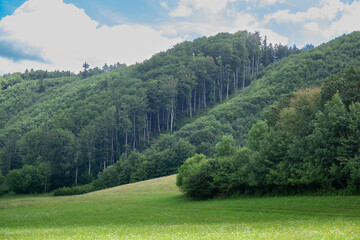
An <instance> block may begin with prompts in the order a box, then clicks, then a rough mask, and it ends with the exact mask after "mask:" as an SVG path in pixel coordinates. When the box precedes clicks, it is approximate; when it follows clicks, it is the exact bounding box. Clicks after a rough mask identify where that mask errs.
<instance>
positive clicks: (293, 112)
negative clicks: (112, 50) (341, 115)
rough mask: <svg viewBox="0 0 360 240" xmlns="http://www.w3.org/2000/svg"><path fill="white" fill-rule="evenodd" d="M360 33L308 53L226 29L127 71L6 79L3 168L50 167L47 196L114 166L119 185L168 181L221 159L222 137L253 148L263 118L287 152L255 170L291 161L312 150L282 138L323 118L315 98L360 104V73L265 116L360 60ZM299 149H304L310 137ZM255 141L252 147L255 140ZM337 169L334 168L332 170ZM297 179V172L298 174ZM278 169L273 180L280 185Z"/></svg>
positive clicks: (302, 132) (0, 138) (0, 96)
mask: <svg viewBox="0 0 360 240" xmlns="http://www.w3.org/2000/svg"><path fill="white" fill-rule="evenodd" d="M359 39H360V34H359V33H356V32H355V33H352V34H350V35H347V36H343V37H341V38H338V39H336V40H334V41H332V42H330V43H327V44H323V45H321V46H320V47H317V48H314V49H310V50H309V49H307V50H303V51H300V50H299V49H297V48H290V49H289V48H287V47H285V46H281V45H275V46H274V47H273V46H271V45H270V44H268V43H267V41H266V39H262V38H261V37H260V36H259V34H258V33H254V34H252V33H248V32H246V31H244V32H237V33H235V34H228V33H221V34H218V35H216V36H213V37H209V38H200V39H197V40H195V41H193V42H184V43H181V44H178V45H176V46H175V47H174V48H172V49H170V50H168V51H166V52H161V53H159V54H157V55H155V56H153V57H152V58H151V59H149V60H146V61H144V62H143V63H141V64H136V65H134V66H130V67H126V66H123V65H120V64H116V65H114V66H108V65H107V64H106V65H104V68H103V69H102V70H101V69H98V68H94V69H88V67H87V68H85V69H84V72H83V73H80V74H78V75H74V74H70V73H69V72H59V71H55V72H47V71H33V70H32V71H26V72H25V73H24V74H20V73H14V74H10V75H4V76H3V77H1V78H0V84H1V90H0V148H1V150H0V152H1V153H0V164H1V169H2V173H3V175H6V174H7V172H9V171H10V170H13V169H21V168H22V166H24V165H32V166H35V167H36V168H41V169H43V170H42V171H45V172H46V176H47V177H46V181H45V182H46V184H45V186H44V189H45V191H50V190H53V189H56V188H59V187H63V186H68V187H69V186H72V185H73V184H74V183H75V185H76V184H80V185H81V184H88V183H89V182H91V181H92V180H94V179H96V177H97V176H98V174H99V173H100V172H104V170H105V169H107V167H109V166H111V165H116V166H117V167H116V168H117V169H118V170H117V171H118V173H119V175H118V182H117V184H124V183H129V182H134V181H139V180H143V179H147V178H152V177H160V176H164V175H167V174H173V173H176V172H177V171H178V169H179V167H180V166H181V165H182V164H183V163H184V161H185V160H186V158H188V157H192V156H193V154H195V153H203V154H205V155H206V156H207V157H209V158H212V157H214V155H215V154H216V151H214V149H215V146H216V144H218V143H219V142H221V136H224V135H232V136H233V138H234V140H235V144H236V145H237V146H242V147H243V146H246V145H247V144H248V141H247V140H248V136H249V135H248V133H249V130H250V129H251V127H252V125H253V124H255V123H256V122H257V121H259V120H261V119H263V117H264V116H265V117H266V119H267V124H268V127H269V128H272V127H274V126H275V125H276V127H277V128H280V129H281V130H282V131H283V132H282V133H281V134H280V133H276V135H277V138H276V139H274V140H273V141H272V143H271V144H274V145H277V146H281V151H280V152H279V154H277V153H276V152H275V150H274V151H271V154H272V155H271V160H269V161H270V162H271V163H267V164H259V166H258V167H259V169H267V168H270V167H271V168H272V169H273V170H274V169H275V170H276V169H282V168H285V167H287V165H284V166H280V165H277V164H279V163H278V162H277V160H275V159H276V158H280V159H285V156H283V155H284V154H283V153H284V152H286V151H285V150H288V151H289V152H291V153H292V154H295V153H296V152H299V153H300V155H299V156H302V155H304V154H303V153H304V151H302V149H301V150H299V148H297V147H290V149H286V147H284V146H287V144H285V143H284V142H287V141H288V138H289V136H291V137H293V136H295V135H297V137H299V138H301V139H302V138H303V137H304V136H307V135H309V134H310V133H311V132H312V128H314V125H312V124H309V122H310V121H309V120H314V119H315V113H314V112H313V109H314V108H317V107H318V105H317V104H315V105H314V104H313V103H314V102H323V103H322V105H321V106H324V103H325V102H327V101H328V100H330V99H331V97H332V95H333V94H334V93H335V92H336V91H335V92H334V91H333V90H334V89H338V91H339V96H340V97H341V99H342V100H343V102H344V104H345V107H346V108H347V107H348V106H350V105H351V102H352V101H357V99H358V92H359V91H357V89H358V86H357V83H356V84H355V83H354V82H353V81H349V80H348V79H354V78H357V76H358V70H356V69H353V70H349V71H348V72H347V73H346V74H347V75H346V76H342V79H343V80H342V81H335V80H334V82H333V83H331V84H330V83H329V84H328V87H327V85H326V84H327V83H325V85H324V88H327V89H328V90H327V91H325V90H324V94H323V95H321V99H320V101H317V100H311V101H309V102H308V103H306V101H307V99H308V98H307V97H306V94H305V93H304V94H303V95H301V94H298V95H297V97H296V98H293V96H291V94H290V95H288V97H287V98H284V100H281V101H282V102H280V103H279V104H278V105H277V106H275V105H273V106H272V107H270V110H269V111H267V112H265V113H264V114H262V113H263V110H264V109H265V108H267V107H268V106H269V105H271V104H272V103H274V102H275V101H277V100H279V99H280V97H281V96H284V95H286V94H289V93H291V92H293V91H296V90H298V89H302V88H308V87H312V86H320V85H321V82H322V81H323V79H325V78H326V77H328V76H329V75H331V74H334V73H339V72H341V71H343V69H345V67H347V66H349V65H351V64H352V65H357V64H358V63H359V62H360V57H359V56H360V54H359V52H358V51H359V48H357V47H356V46H358V43H359ZM295 53H299V54H296V55H294V54H295ZM290 55H291V56H290ZM339 84H340V85H341V84H343V85H344V86H345V87H343V88H339V87H338V86H339ZM325 92H327V93H326V94H325ZM329 97H330V98H329ZM290 99H292V100H291V101H292V102H291V101H290ZM314 99H317V98H314ZM304 101H305V102H304ZM304 103H306V104H305V105H306V107H302V106H304ZM312 114H313V115H312ZM270 116H271V117H270ZM278 117H280V118H281V121H278ZM310 125H311V126H310ZM270 132H271V131H270ZM264 137H265V138H264V139H265V140H266V141H267V138H266V137H267V136H264ZM346 139H349V138H346ZM265 140H264V141H265ZM270 140H271V139H270ZM292 140H293V139H292ZM351 141H353V142H354V143H355V140H354V139H352V140H351ZM290 142H291V141H290ZM271 144H267V147H264V148H263V149H262V150H261V151H260V153H261V154H260V153H257V154H259V157H258V159H259V162H261V161H260V160H261V159H262V158H263V157H264V154H263V153H264V152H266V150H272V148H271V147H272V145H271ZM293 144H294V146H295V145H296V146H301V147H303V146H306V143H305V142H304V141H295V140H294V141H293ZM220 145H221V144H220ZM350 146H352V147H353V148H354V146H355V145H354V144H352V145H351V144H350ZM249 147H250V149H252V150H253V149H254V144H253V143H251V141H250V142H249ZM274 149H275V148H274ZM342 151H349V150H348V149H345V150H344V149H342ZM134 152H136V153H134ZM133 153H134V154H133ZM341 154H343V153H341ZM255 155H256V154H255ZM340 157H343V156H342V155H341V156H340ZM352 157H353V156H352ZM299 158H300V157H299ZM349 159H351V158H349ZM224 161H225V160H224ZM255 163H257V161H255ZM255 163H254V164H255ZM289 164H290V163H289ZM254 168H256V166H255V165H254ZM293 169H296V168H295V167H294V168H293ZM337 169H338V168H337V167H333V170H334V171H333V172H336V171H338V170H337ZM275 170H274V171H272V174H273V175H274V176H275V175H276V172H277V170H276V171H275ZM109 171H110V170H109ZM261 171H262V170H261ZM114 174H115V173H114ZM289 174H290V173H289ZM291 174H292V175H295V176H298V173H296V171H295V170H294V171H292V172H291ZM99 176H100V175H99ZM274 176H271V177H269V179H278V180H277V181H280V180H279V179H280V177H279V176H277V175H276V177H274ZM286 177H289V176H283V175H281V178H282V179H285V178H286ZM252 179H255V178H253V177H252ZM264 179H265V180H264ZM290 179H293V178H292V177H290ZM295 179H297V178H295ZM255 180H256V179H255ZM255 180H254V182H255ZM256 181H266V178H265V177H264V178H262V179H257V180H256ZM281 181H283V180H281ZM294 181H297V180H294ZM110 182H111V181H110ZM114 182H116V181H114ZM114 182H113V183H112V184H115V183H114ZM100 185H102V186H107V184H100ZM221 192H222V191H221Z"/></svg>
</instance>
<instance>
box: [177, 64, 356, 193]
mask: <svg viewBox="0 0 360 240" xmlns="http://www.w3.org/2000/svg"><path fill="white" fill-rule="evenodd" d="M359 92H360V69H357V70H355V69H354V68H350V69H349V70H347V71H346V73H344V74H341V75H336V76H332V77H330V78H329V79H327V81H325V83H324V85H323V87H322V88H321V90H320V89H318V88H313V89H307V90H303V91H298V92H296V93H294V94H290V95H288V96H286V97H284V98H283V99H282V100H281V101H279V102H277V103H276V104H274V105H272V107H270V108H269V109H268V110H267V111H265V113H264V115H265V118H266V120H265V121H259V122H258V123H257V124H255V125H254V126H253V127H252V128H251V130H250V132H249V141H248V147H247V148H242V149H240V150H236V148H235V146H234V139H233V138H232V136H231V135H230V136H225V137H223V139H222V141H221V142H219V143H218V144H217V145H216V155H215V157H214V158H207V157H206V156H204V155H196V156H194V157H192V158H189V159H188V160H187V161H186V162H185V164H184V165H183V166H182V167H181V168H180V172H179V175H178V177H177V185H178V186H179V187H180V188H181V189H182V190H184V191H185V192H186V194H187V195H189V196H191V197H195V198H209V197H213V196H216V195H231V194H235V193H240V194H244V193H246V194H297V193H304V192H333V191H336V192H342V193H347V194H358V193H359V192H360V185H359V183H360V149H359V146H360V130H359V129H360V94H359Z"/></svg>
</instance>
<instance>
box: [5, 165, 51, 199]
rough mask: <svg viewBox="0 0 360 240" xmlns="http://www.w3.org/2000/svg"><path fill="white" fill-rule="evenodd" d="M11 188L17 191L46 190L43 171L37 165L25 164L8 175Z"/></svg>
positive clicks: (33, 191) (37, 191)
mask: <svg viewBox="0 0 360 240" xmlns="http://www.w3.org/2000/svg"><path fill="white" fill-rule="evenodd" d="M6 181H7V183H8V185H9V189H10V190H12V191H14V192H15V193H40V192H43V191H44V183H45V182H44V177H43V173H42V172H41V171H40V170H38V169H37V168H36V167H34V166H31V165H24V166H23V167H22V168H21V169H16V170H11V171H10V172H9V173H8V174H7V175H6Z"/></svg>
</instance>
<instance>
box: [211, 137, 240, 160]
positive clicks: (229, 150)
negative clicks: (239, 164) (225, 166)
mask: <svg viewBox="0 0 360 240" xmlns="http://www.w3.org/2000/svg"><path fill="white" fill-rule="evenodd" d="M234 143H235V140H234V138H233V136H232V135H225V136H223V137H222V139H221V141H220V142H218V143H217V144H216V146H215V152H216V156H217V157H227V156H231V155H233V154H234V153H235V150H236V149H235V146H234Z"/></svg>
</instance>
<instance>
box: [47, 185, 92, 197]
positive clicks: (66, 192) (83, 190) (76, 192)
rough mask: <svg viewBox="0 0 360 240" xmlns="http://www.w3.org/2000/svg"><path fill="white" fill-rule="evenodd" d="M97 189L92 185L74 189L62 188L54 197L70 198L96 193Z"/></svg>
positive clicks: (55, 192) (57, 190)
mask: <svg viewBox="0 0 360 240" xmlns="http://www.w3.org/2000/svg"><path fill="white" fill-rule="evenodd" d="M95 190H96V189H95V188H94V187H93V185H91V184H87V185H82V186H73V187H62V188H58V189H56V190H55V191H54V196H70V195H80V194H85V193H89V192H92V191H95Z"/></svg>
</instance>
